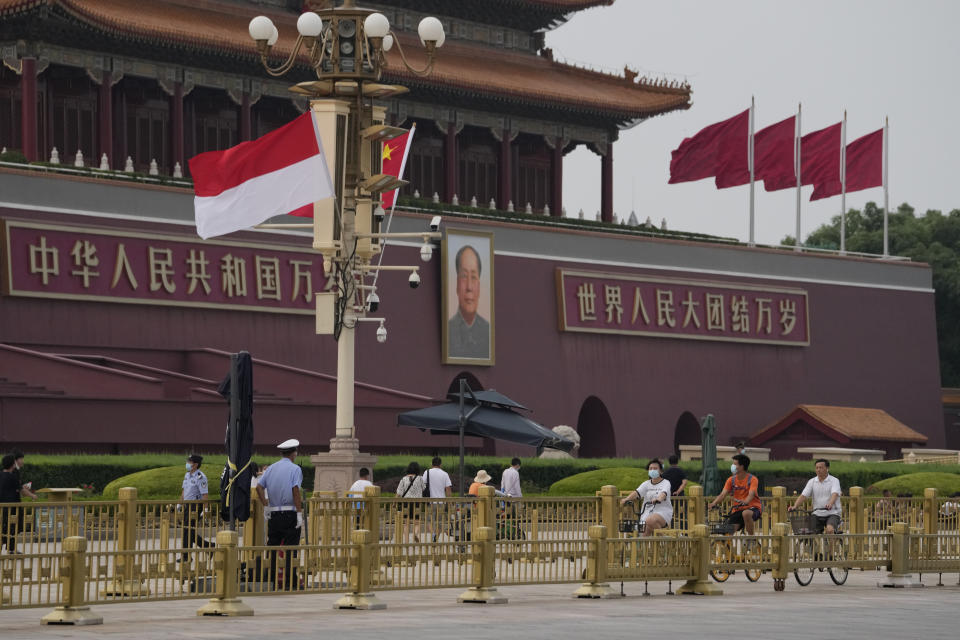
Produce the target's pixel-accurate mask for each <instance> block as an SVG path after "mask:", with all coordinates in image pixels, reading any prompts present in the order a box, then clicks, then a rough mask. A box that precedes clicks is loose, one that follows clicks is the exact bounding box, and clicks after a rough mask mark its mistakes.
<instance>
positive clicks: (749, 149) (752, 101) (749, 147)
mask: <svg viewBox="0 0 960 640" xmlns="http://www.w3.org/2000/svg"><path fill="white" fill-rule="evenodd" d="M755 106H756V103H755V99H754V97H753V96H750V135H749V136H748V137H747V165H748V166H749V167H750V242H749V245H750V246H751V247H752V246H754V245H755V244H756V242H755V241H754V205H753V195H754V189H753V188H754V180H753V152H754V148H753V119H754V115H753V114H754V109H755Z"/></svg>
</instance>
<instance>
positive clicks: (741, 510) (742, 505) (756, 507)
mask: <svg viewBox="0 0 960 640" xmlns="http://www.w3.org/2000/svg"><path fill="white" fill-rule="evenodd" d="M749 468H750V458H749V457H747V456H746V455H744V454H742V453H738V454H737V455H735V456H733V464H731V465H730V473H732V474H733V475H731V476H730V477H729V478H727V483H726V484H725V485H723V491H721V492H720V495H718V496H717V497H716V498H714V499H713V502H711V503H710V508H711V509H713V508H715V507H716V506H717V505H718V504H719V503H720V502H722V501H723V499H724V498H726V497H727V496H728V495H730V494H731V493H732V494H733V509H731V512H730V515H729V516H727V520H726V521H727V523H728V524H732V525H733V527H734V529H733V530H734V531H738V530H740V529H741V528H742V529H743V530H744V531H745V532H746V534H747V535H748V536H752V535H753V530H754V524H755V523H756V522H757V521H758V520H760V512H761V511H762V510H763V504H762V503H761V502H760V496H758V495H757V492H758V489H759V487H760V481H759V480H757V477H756V476H755V475H753V474H751V473H748V472H747V469H749Z"/></svg>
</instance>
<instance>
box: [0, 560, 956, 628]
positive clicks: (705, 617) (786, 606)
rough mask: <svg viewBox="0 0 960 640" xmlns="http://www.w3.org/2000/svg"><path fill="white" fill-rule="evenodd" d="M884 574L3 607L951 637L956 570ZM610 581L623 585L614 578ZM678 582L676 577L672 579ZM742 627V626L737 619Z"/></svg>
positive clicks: (12, 615)
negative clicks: (592, 590) (776, 582)
mask: <svg viewBox="0 0 960 640" xmlns="http://www.w3.org/2000/svg"><path fill="white" fill-rule="evenodd" d="M884 575H885V574H883V573H878V572H875V571H866V572H859V571H856V572H851V573H850V578H849V580H848V581H847V584H846V585H844V586H842V587H837V586H834V585H833V583H832V582H830V579H829V577H828V576H827V574H826V573H818V574H817V575H816V576H815V577H814V580H813V583H812V584H811V585H810V586H808V587H800V586H799V585H797V584H796V582H795V581H794V580H793V577H792V576H791V577H790V578H789V580H788V582H787V589H786V591H785V592H783V593H776V592H774V590H773V588H772V583H771V579H770V577H769V574H767V575H764V576H763V578H761V580H760V582H758V583H757V584H750V583H748V582H747V581H746V579H745V578H744V577H743V576H742V575H741V574H736V575H734V576H732V577H731V578H730V580H729V581H728V582H727V583H725V584H724V585H723V589H724V595H723V596H722V597H704V596H668V595H665V594H664V592H665V591H666V586H667V585H666V583H660V582H657V583H651V585H650V587H651V589H650V590H651V594H652V595H651V596H650V597H644V596H643V595H642V594H643V583H627V584H626V588H625V589H626V594H627V595H626V597H625V598H622V599H620V598H617V599H612V600H576V599H572V598H570V597H569V596H570V593H571V592H572V591H573V589H574V588H575V586H576V585H549V586H521V587H507V588H501V589H500V592H501V593H502V594H503V595H505V596H507V597H508V598H509V600H510V602H509V603H508V604H505V605H467V604H457V603H456V596H457V595H458V594H459V593H461V592H462V589H439V590H422V591H394V592H391V591H385V592H380V593H379V594H378V596H379V598H380V599H381V600H382V601H383V602H385V603H386V604H387V608H386V609H385V610H380V611H335V610H333V609H332V605H333V603H334V602H335V601H336V600H337V598H338V597H339V596H337V595H302V596H284V597H261V598H257V597H246V598H244V602H246V603H247V604H249V605H250V606H252V607H253V609H254V610H255V612H256V614H255V615H254V616H253V617H251V618H198V617H197V616H196V610H197V608H198V607H199V606H200V605H202V604H203V603H204V602H205V601H204V600H186V601H176V602H148V603H140V604H115V605H102V606H98V607H94V611H95V612H96V613H98V614H99V615H101V616H103V619H104V624H103V625H99V626H92V627H44V626H41V625H40V623H39V620H40V617H41V616H42V615H44V614H45V613H47V609H20V610H12V611H4V612H0V628H2V629H3V633H2V637H3V638H4V640H12V639H14V638H67V637H69V638H97V637H101V636H108V637H118V638H133V637H136V638H137V639H138V640H151V639H153V638H157V639H160V638H162V639H164V640H168V639H169V638H187V637H190V638H261V639H266V638H270V637H275V636H280V637H284V638H318V637H329V638H338V639H339V638H388V637H389V638H413V637H425V636H429V637H431V638H457V639H458V640H459V639H463V638H484V639H490V638H506V637H515V638H551V640H557V639H559V638H593V639H596V638H634V637H660V638H664V637H671V638H686V637H700V638H711V639H713V638H760V637H776V638H778V639H779V638H799V639H802V640H810V638H817V637H823V638H838V637H842V638H843V639H844V640H852V639H855V638H870V639H875V638H923V639H924V640H930V639H933V638H956V637H957V626H956V625H957V605H958V603H960V586H958V585H957V575H956V574H951V575H946V576H944V580H943V582H944V585H945V586H942V587H938V586H936V583H937V575H936V574H934V575H925V576H923V582H924V584H925V585H926V587H925V588H922V589H880V588H877V586H876V583H877V580H880V579H882V578H883V576H884ZM611 586H613V587H615V588H617V589H619V586H620V585H619V583H615V584H612V585H611ZM674 586H676V584H675V585H674ZM744 625H746V629H744Z"/></svg>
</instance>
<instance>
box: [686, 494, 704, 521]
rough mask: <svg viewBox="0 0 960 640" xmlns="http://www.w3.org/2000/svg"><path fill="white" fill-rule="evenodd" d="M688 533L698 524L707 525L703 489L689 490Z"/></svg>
mask: <svg viewBox="0 0 960 640" xmlns="http://www.w3.org/2000/svg"><path fill="white" fill-rule="evenodd" d="M687 509H688V511H687V532H690V531H693V528H694V527H695V526H697V525H698V524H705V522H704V518H705V516H706V513H705V512H706V507H705V505H704V502H703V487H700V486H697V487H690V488H689V489H687Z"/></svg>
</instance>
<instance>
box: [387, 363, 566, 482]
mask: <svg viewBox="0 0 960 640" xmlns="http://www.w3.org/2000/svg"><path fill="white" fill-rule="evenodd" d="M451 396H453V397H456V398H457V402H448V403H446V404H441V405H437V406H435V407H427V408H425V409H416V410H415V411H407V412H404V413H401V414H400V415H398V416H397V426H399V427H416V428H418V429H423V430H424V431H430V433H433V434H442V435H454V434H456V435H459V436H460V494H461V495H463V438H464V436H475V437H478V438H494V439H496V440H506V441H508V442H518V443H520V444H526V445H530V446H533V447H537V448H538V449H540V448H543V447H549V448H551V449H560V450H562V451H570V450H571V449H573V447H574V446H575V444H574V443H573V442H571V441H569V440H567V439H566V438H561V437H560V436H558V435H557V434H556V433H554V432H553V431H550V430H549V429H546V428H544V427H542V426H541V425H539V424H537V423H536V422H534V421H533V420H530V419H528V418H525V417H524V416H522V415H520V414H519V413H517V412H516V411H514V410H513V408H520V409H526V407H524V406H523V405H521V404H518V403H516V402H514V401H513V400H511V399H510V398H508V397H507V396H505V395H503V394H501V393H498V392H496V391H476V392H474V391H472V390H470V388H469V387H468V386H467V384H466V381H465V380H461V381H460V393H459V394H451Z"/></svg>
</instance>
